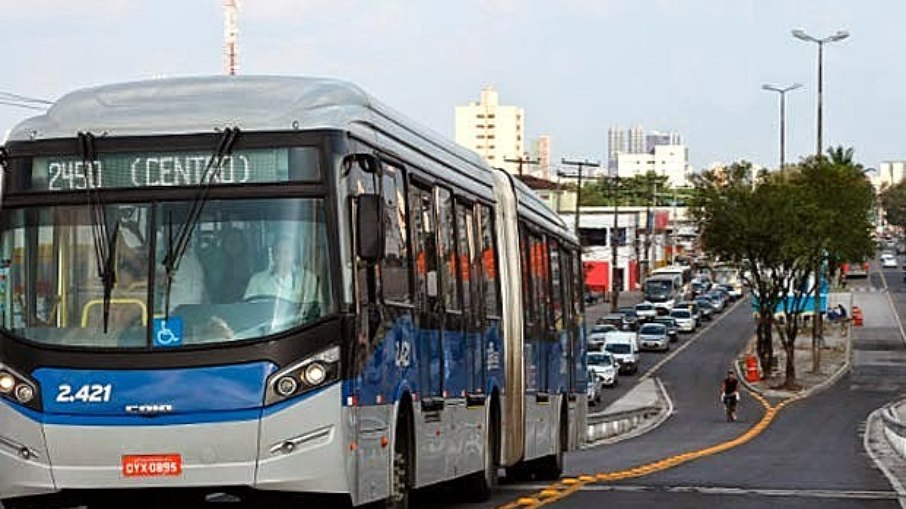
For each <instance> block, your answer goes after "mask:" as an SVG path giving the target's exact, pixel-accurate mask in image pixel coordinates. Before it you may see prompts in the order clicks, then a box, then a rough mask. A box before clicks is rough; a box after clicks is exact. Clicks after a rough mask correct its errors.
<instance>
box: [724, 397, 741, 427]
mask: <svg viewBox="0 0 906 509" xmlns="http://www.w3.org/2000/svg"><path fill="white" fill-rule="evenodd" d="M738 403H739V393H738V392H734V393H732V394H724V395H723V404H724V409H725V410H726V413H727V422H733V421H735V420H736V407H737V405H738Z"/></svg>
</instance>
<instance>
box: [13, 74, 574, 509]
mask: <svg viewBox="0 0 906 509" xmlns="http://www.w3.org/2000/svg"><path fill="white" fill-rule="evenodd" d="M2 155H3V167H4V172H3V190H2V195H3V196H2V197H3V201H2V209H0V250H2V257H0V499H2V502H3V504H4V505H5V507H6V508H7V509H13V508H17V507H30V506H33V505H40V506H41V507H45V506H48V507H49V506H53V505H61V506H77V505H88V506H89V507H92V506H95V507H97V506H117V507H119V506H120V505H118V504H120V502H121V501H120V500H119V499H118V498H117V497H126V500H133V501H134V500H135V496H137V494H138V492H137V491H136V490H138V489H141V490H142V491H141V493H142V495H141V497H143V498H142V499H143V500H144V499H145V497H147V496H152V498H153V499H154V500H171V499H172V500H175V501H179V503H182V502H185V501H187V500H188V501H190V502H191V501H193V500H204V499H206V498H208V497H210V496H211V494H213V493H218V494H222V495H223V496H233V497H238V498H239V499H240V500H243V501H244V500H249V499H252V500H254V499H256V498H257V497H260V496H264V495H281V496H283V495H286V496H289V497H292V496H293V495H302V494H317V495H318V496H319V497H321V496H324V495H328V496H331V497H333V498H338V499H340V500H339V501H340V502H342V501H346V502H347V503H351V504H353V505H360V504H364V503H370V502H375V501H377V502H381V501H382V503H385V504H386V505H387V506H390V507H405V506H406V505H407V504H408V500H409V495H410V493H411V491H412V490H414V489H417V488H421V487H424V486H429V485H434V484H437V483H441V482H445V481H453V480H456V481H457V482H461V483H463V486H464V489H462V490H459V491H460V492H462V493H465V494H467V495H469V496H470V497H472V498H475V499H479V500H480V499H485V498H487V497H488V496H489V495H490V491H491V490H492V489H493V487H494V484H495V483H496V481H497V475H498V467H499V468H505V469H506V472H507V475H508V476H510V475H512V476H525V475H532V476H534V477H535V478H555V477H557V476H558V475H559V474H560V472H561V469H562V461H563V453H564V451H566V450H570V449H574V448H576V447H577V446H578V444H579V442H580V440H581V438H582V437H583V436H584V432H585V415H586V412H587V406H586V400H585V383H586V378H585V377H586V370H585V337H584V330H585V329H584V309H583V299H582V289H583V284H582V282H583V278H582V264H581V261H580V258H579V256H580V255H579V245H578V242H577V239H576V238H575V236H574V235H573V233H572V232H571V231H570V229H569V228H568V227H567V226H566V225H565V224H564V223H563V221H561V219H560V218H559V217H558V216H557V215H556V214H554V213H553V212H552V211H551V210H549V209H548V208H547V207H546V206H545V205H544V204H543V203H542V202H541V201H540V199H539V198H538V197H537V196H536V195H535V194H534V193H532V192H531V191H530V190H529V189H528V188H527V187H526V186H524V185H523V184H522V183H521V182H519V181H517V180H515V179H513V178H512V177H511V176H510V175H509V174H507V173H505V172H504V171H502V170H498V169H493V168H491V167H489V166H488V165H487V164H485V163H484V162H483V161H482V160H481V159H480V158H479V157H478V156H477V155H476V154H475V153H473V152H471V151H468V150H465V149H463V148H461V147H459V146H457V145H455V144H454V143H452V142H450V141H448V140H446V139H443V138H441V137H439V136H437V135H435V134H433V133H431V132H429V131H427V130H425V129H423V128H420V127H418V126H416V125H414V124H413V123H411V122H410V121H408V120H406V119H405V118H403V117H402V116H400V115H399V114H397V113H396V112H394V111H393V110H391V109H389V108H387V107H386V106H384V105H382V104H381V103H379V102H378V101H376V100H375V99H374V98H372V97H371V96H369V95H367V94H366V93H364V92H363V91H362V90H361V89H359V88H357V87H355V86H353V85H350V84H346V83H343V82H338V81H334V80H326V79H315V78H281V77H245V76H243V77H199V78H181V79H164V80H154V81H147V82H137V83H127V84H118V85H110V86H101V87H97V88H91V89H86V90H81V91H76V92H73V93H71V94H69V95H66V96H64V97H63V98H61V99H60V100H59V101H58V102H56V103H55V104H53V105H52V106H51V107H50V108H49V110H48V111H47V112H46V114H45V115H42V116H38V117H35V118H32V119H29V120H26V121H24V122H23V123H21V124H20V125H18V126H17V127H16V128H14V129H13V130H12V131H11V133H10V134H9V136H8V139H7V140H6V141H5V144H4V147H3V152H2ZM130 503H131V502H130Z"/></svg>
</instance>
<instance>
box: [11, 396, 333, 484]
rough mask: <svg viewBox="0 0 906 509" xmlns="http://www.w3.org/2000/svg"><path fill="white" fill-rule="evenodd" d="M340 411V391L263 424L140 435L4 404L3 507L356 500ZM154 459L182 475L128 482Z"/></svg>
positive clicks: (174, 428)
mask: <svg viewBox="0 0 906 509" xmlns="http://www.w3.org/2000/svg"><path fill="white" fill-rule="evenodd" d="M340 402H341V386H340V384H339V383H336V384H333V385H332V386H329V387H326V388H324V389H321V390H320V391H317V392H315V393H313V394H312V395H310V396H306V397H303V398H300V399H298V400H294V401H293V402H292V403H287V404H285V405H284V406H280V407H278V408H275V409H266V410H264V411H263V412H259V413H257V415H259V416H260V417H257V418H251V419H245V420H237V421H226V422H224V421H220V422H195V423H186V424H173V425H138V426H136V425H129V426H123V425H104V424H97V423H95V424H94V425H87V424H86V423H82V424H78V423H72V424H67V423H48V422H42V421H43V419H42V416H41V415H40V414H37V415H33V414H32V413H26V412H22V411H21V409H18V408H15V407H13V406H11V405H10V404H6V403H0V498H2V499H7V498H13V497H23V496H34V495H45V494H53V493H57V492H60V491H73V490H75V491H81V490H112V489H116V490H119V489H134V488H161V489H177V488H218V487H251V488H255V489H259V490H281V491H295V492H305V491H307V492H320V493H349V492H350V489H349V483H348V482H347V479H348V477H347V465H346V463H347V454H348V448H347V447H345V444H344V441H345V438H344V436H345V435H344V430H343V429H342V426H343V422H344V420H343V419H342V418H341V416H342V415H345V413H344V411H343V407H342V406H341V404H340ZM25 450H27V451H28V452H27V453H25V452H23V451H25ZM154 455H158V456H162V457H174V456H178V457H179V461H180V469H179V473H178V474H176V475H154V474H150V475H130V474H134V473H135V472H131V473H127V467H126V464H127V459H126V458H135V457H137V456H148V457H150V456H154ZM171 474H172V473H171Z"/></svg>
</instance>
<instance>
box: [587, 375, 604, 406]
mask: <svg viewBox="0 0 906 509" xmlns="http://www.w3.org/2000/svg"><path fill="white" fill-rule="evenodd" d="M586 384H587V385H586V391H587V392H586V396H588V404H589V405H599V404H601V389H602V388H603V387H604V381H603V380H601V377H599V376H598V375H597V374H596V373H595V372H594V371H593V370H592V369H590V368H589V370H588V382H586Z"/></svg>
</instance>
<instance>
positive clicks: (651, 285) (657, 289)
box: [645, 279, 673, 294]
mask: <svg viewBox="0 0 906 509" xmlns="http://www.w3.org/2000/svg"><path fill="white" fill-rule="evenodd" d="M672 291H673V282H672V281H669V280H666V279H650V280H648V281H645V292H646V293H654V294H657V293H669V292H672Z"/></svg>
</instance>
